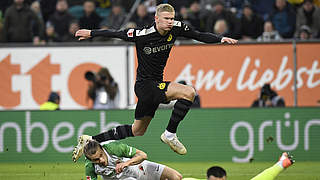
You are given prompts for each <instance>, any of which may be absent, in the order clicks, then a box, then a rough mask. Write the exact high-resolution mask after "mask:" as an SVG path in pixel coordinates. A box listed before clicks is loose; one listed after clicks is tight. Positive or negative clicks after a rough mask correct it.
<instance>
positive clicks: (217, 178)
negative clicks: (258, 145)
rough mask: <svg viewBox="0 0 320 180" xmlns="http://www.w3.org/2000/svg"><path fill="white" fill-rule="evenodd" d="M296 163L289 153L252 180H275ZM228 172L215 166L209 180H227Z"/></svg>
mask: <svg viewBox="0 0 320 180" xmlns="http://www.w3.org/2000/svg"><path fill="white" fill-rule="evenodd" d="M293 163H294V160H293V159H292V156H290V155H289V154H288V153H286V152H284V153H282V155H281V157H280V159H279V161H278V162H277V163H276V164H274V165H273V166H272V167H270V168H268V169H266V170H264V171H263V172H262V173H260V174H258V175H257V176H255V177H254V178H252V179H251V180H273V179H275V178H276V177H277V176H278V175H279V174H280V173H281V172H282V171H283V170H284V169H286V168H288V167H290V166H291V165H292V164H293ZM226 179H227V172H226V170H224V169H223V168H222V167H219V166H213V167H211V168H209V169H208V170H207V180H226ZM183 180H200V179H195V178H183ZM203 180H205V179H203Z"/></svg>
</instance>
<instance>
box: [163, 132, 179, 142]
mask: <svg viewBox="0 0 320 180" xmlns="http://www.w3.org/2000/svg"><path fill="white" fill-rule="evenodd" d="M164 135H165V136H166V137H167V138H168V139H169V140H172V139H173V138H174V137H175V136H176V133H171V132H169V131H167V130H165V131H164Z"/></svg>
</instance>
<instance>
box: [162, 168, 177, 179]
mask: <svg viewBox="0 0 320 180" xmlns="http://www.w3.org/2000/svg"><path fill="white" fill-rule="evenodd" d="M168 179H170V180H181V179H182V175H181V174H180V173H179V172H178V171H176V170H174V169H172V168H170V167H167V166H165V168H164V169H163V171H162V174H161V177H160V180H168Z"/></svg>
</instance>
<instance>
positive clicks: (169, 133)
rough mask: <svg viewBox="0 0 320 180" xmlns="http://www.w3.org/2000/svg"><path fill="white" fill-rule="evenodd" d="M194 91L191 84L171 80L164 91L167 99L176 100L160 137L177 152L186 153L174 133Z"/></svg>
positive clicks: (186, 110) (188, 107)
mask: <svg viewBox="0 0 320 180" xmlns="http://www.w3.org/2000/svg"><path fill="white" fill-rule="evenodd" d="M195 95H196V91H195V90H194V89H193V87H191V86H186V85H182V84H179V83H175V82H172V83H170V84H169V87H168V90H167V92H166V97H167V100H175V99H177V102H176V103H175V105H174V108H173V111H172V114H171V117H170V120H169V123H168V126H167V128H166V130H165V132H164V133H162V135H161V137H160V139H161V141H162V142H164V143H166V144H168V145H169V146H170V148H171V149H172V150H173V151H175V152H176V153H178V154H182V155H183V154H186V153H187V149H186V148H185V147H184V145H183V144H182V143H181V142H180V141H179V140H178V137H177V135H176V132H177V128H178V125H179V123H180V122H181V121H182V120H183V119H184V117H185V116H186V114H187V113H188V111H189V109H190V107H191V105H192V103H193V100H194V97H195Z"/></svg>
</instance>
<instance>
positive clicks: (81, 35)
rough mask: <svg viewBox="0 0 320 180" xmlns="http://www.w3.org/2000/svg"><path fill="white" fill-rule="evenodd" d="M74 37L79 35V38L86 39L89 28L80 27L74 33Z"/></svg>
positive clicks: (89, 35)
mask: <svg viewBox="0 0 320 180" xmlns="http://www.w3.org/2000/svg"><path fill="white" fill-rule="evenodd" d="M75 36H76V37H79V40H84V39H88V38H90V37H91V30H89V29H80V30H78V31H77V32H76V34H75Z"/></svg>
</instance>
